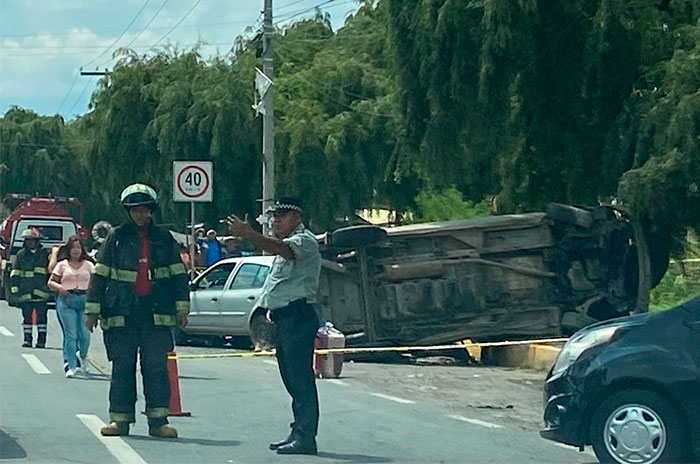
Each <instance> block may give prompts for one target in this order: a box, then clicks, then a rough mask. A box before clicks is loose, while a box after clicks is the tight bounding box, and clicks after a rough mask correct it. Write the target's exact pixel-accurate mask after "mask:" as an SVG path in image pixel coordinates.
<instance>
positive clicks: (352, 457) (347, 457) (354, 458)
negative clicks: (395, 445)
mask: <svg viewBox="0 0 700 464" xmlns="http://www.w3.org/2000/svg"><path fill="white" fill-rule="evenodd" d="M317 457H319V458H325V459H332V460H334V461H347V462H368V463H372V462H393V461H394V460H393V459H391V458H384V457H381V456H367V455H365V454H343V453H327V452H324V451H321V452H319V453H318V455H317Z"/></svg>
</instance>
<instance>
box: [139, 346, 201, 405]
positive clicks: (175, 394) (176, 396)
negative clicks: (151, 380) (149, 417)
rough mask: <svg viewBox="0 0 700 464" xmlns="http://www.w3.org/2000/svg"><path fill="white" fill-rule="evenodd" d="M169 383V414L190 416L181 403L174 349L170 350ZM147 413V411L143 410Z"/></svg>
mask: <svg viewBox="0 0 700 464" xmlns="http://www.w3.org/2000/svg"><path fill="white" fill-rule="evenodd" d="M167 359H168V383H169V384H170V404H169V405H168V410H169V411H168V415H169V416H179V417H190V416H191V415H192V413H191V412H185V411H183V410H182V406H181V405H180V385H179V380H178V379H179V375H178V373H177V358H176V355H175V352H174V351H170V352H168V358H167ZM141 414H146V411H141Z"/></svg>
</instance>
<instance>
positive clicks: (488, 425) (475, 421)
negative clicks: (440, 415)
mask: <svg viewBox="0 0 700 464" xmlns="http://www.w3.org/2000/svg"><path fill="white" fill-rule="evenodd" d="M447 417H449V418H450V419H455V420H458V421H462V422H467V423H469V424H472V425H479V426H481V427H486V428H489V429H502V428H503V426H502V425H498V424H492V423H491V422H485V421H481V420H479V419H470V418H469V417H464V416H459V415H449V416H447Z"/></svg>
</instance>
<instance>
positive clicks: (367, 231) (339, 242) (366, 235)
mask: <svg viewBox="0 0 700 464" xmlns="http://www.w3.org/2000/svg"><path fill="white" fill-rule="evenodd" d="M386 236H387V235H386V230H384V229H382V228H381V227H378V226H372V225H360V226H351V227H344V228H342V229H338V230H336V231H335V232H333V235H332V236H331V243H332V244H333V245H335V246H337V247H341V248H342V247H355V246H361V245H365V246H366V245H372V244H375V243H379V242H383V241H385V240H386Z"/></svg>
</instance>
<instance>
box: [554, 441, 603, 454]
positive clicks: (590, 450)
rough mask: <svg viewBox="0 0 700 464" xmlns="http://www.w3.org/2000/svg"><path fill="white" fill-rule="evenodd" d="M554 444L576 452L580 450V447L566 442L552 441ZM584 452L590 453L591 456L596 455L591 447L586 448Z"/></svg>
mask: <svg viewBox="0 0 700 464" xmlns="http://www.w3.org/2000/svg"><path fill="white" fill-rule="evenodd" d="M552 444H553V445H554V446H558V447H559V448H563V449H565V450H569V451H575V452H577V453H578V452H579V450H578V448H577V447H575V446H569V445H565V444H564V443H552ZM583 454H587V455H589V456H595V452H593V450H592V449H590V448H586V449H585V450H584V451H583Z"/></svg>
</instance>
